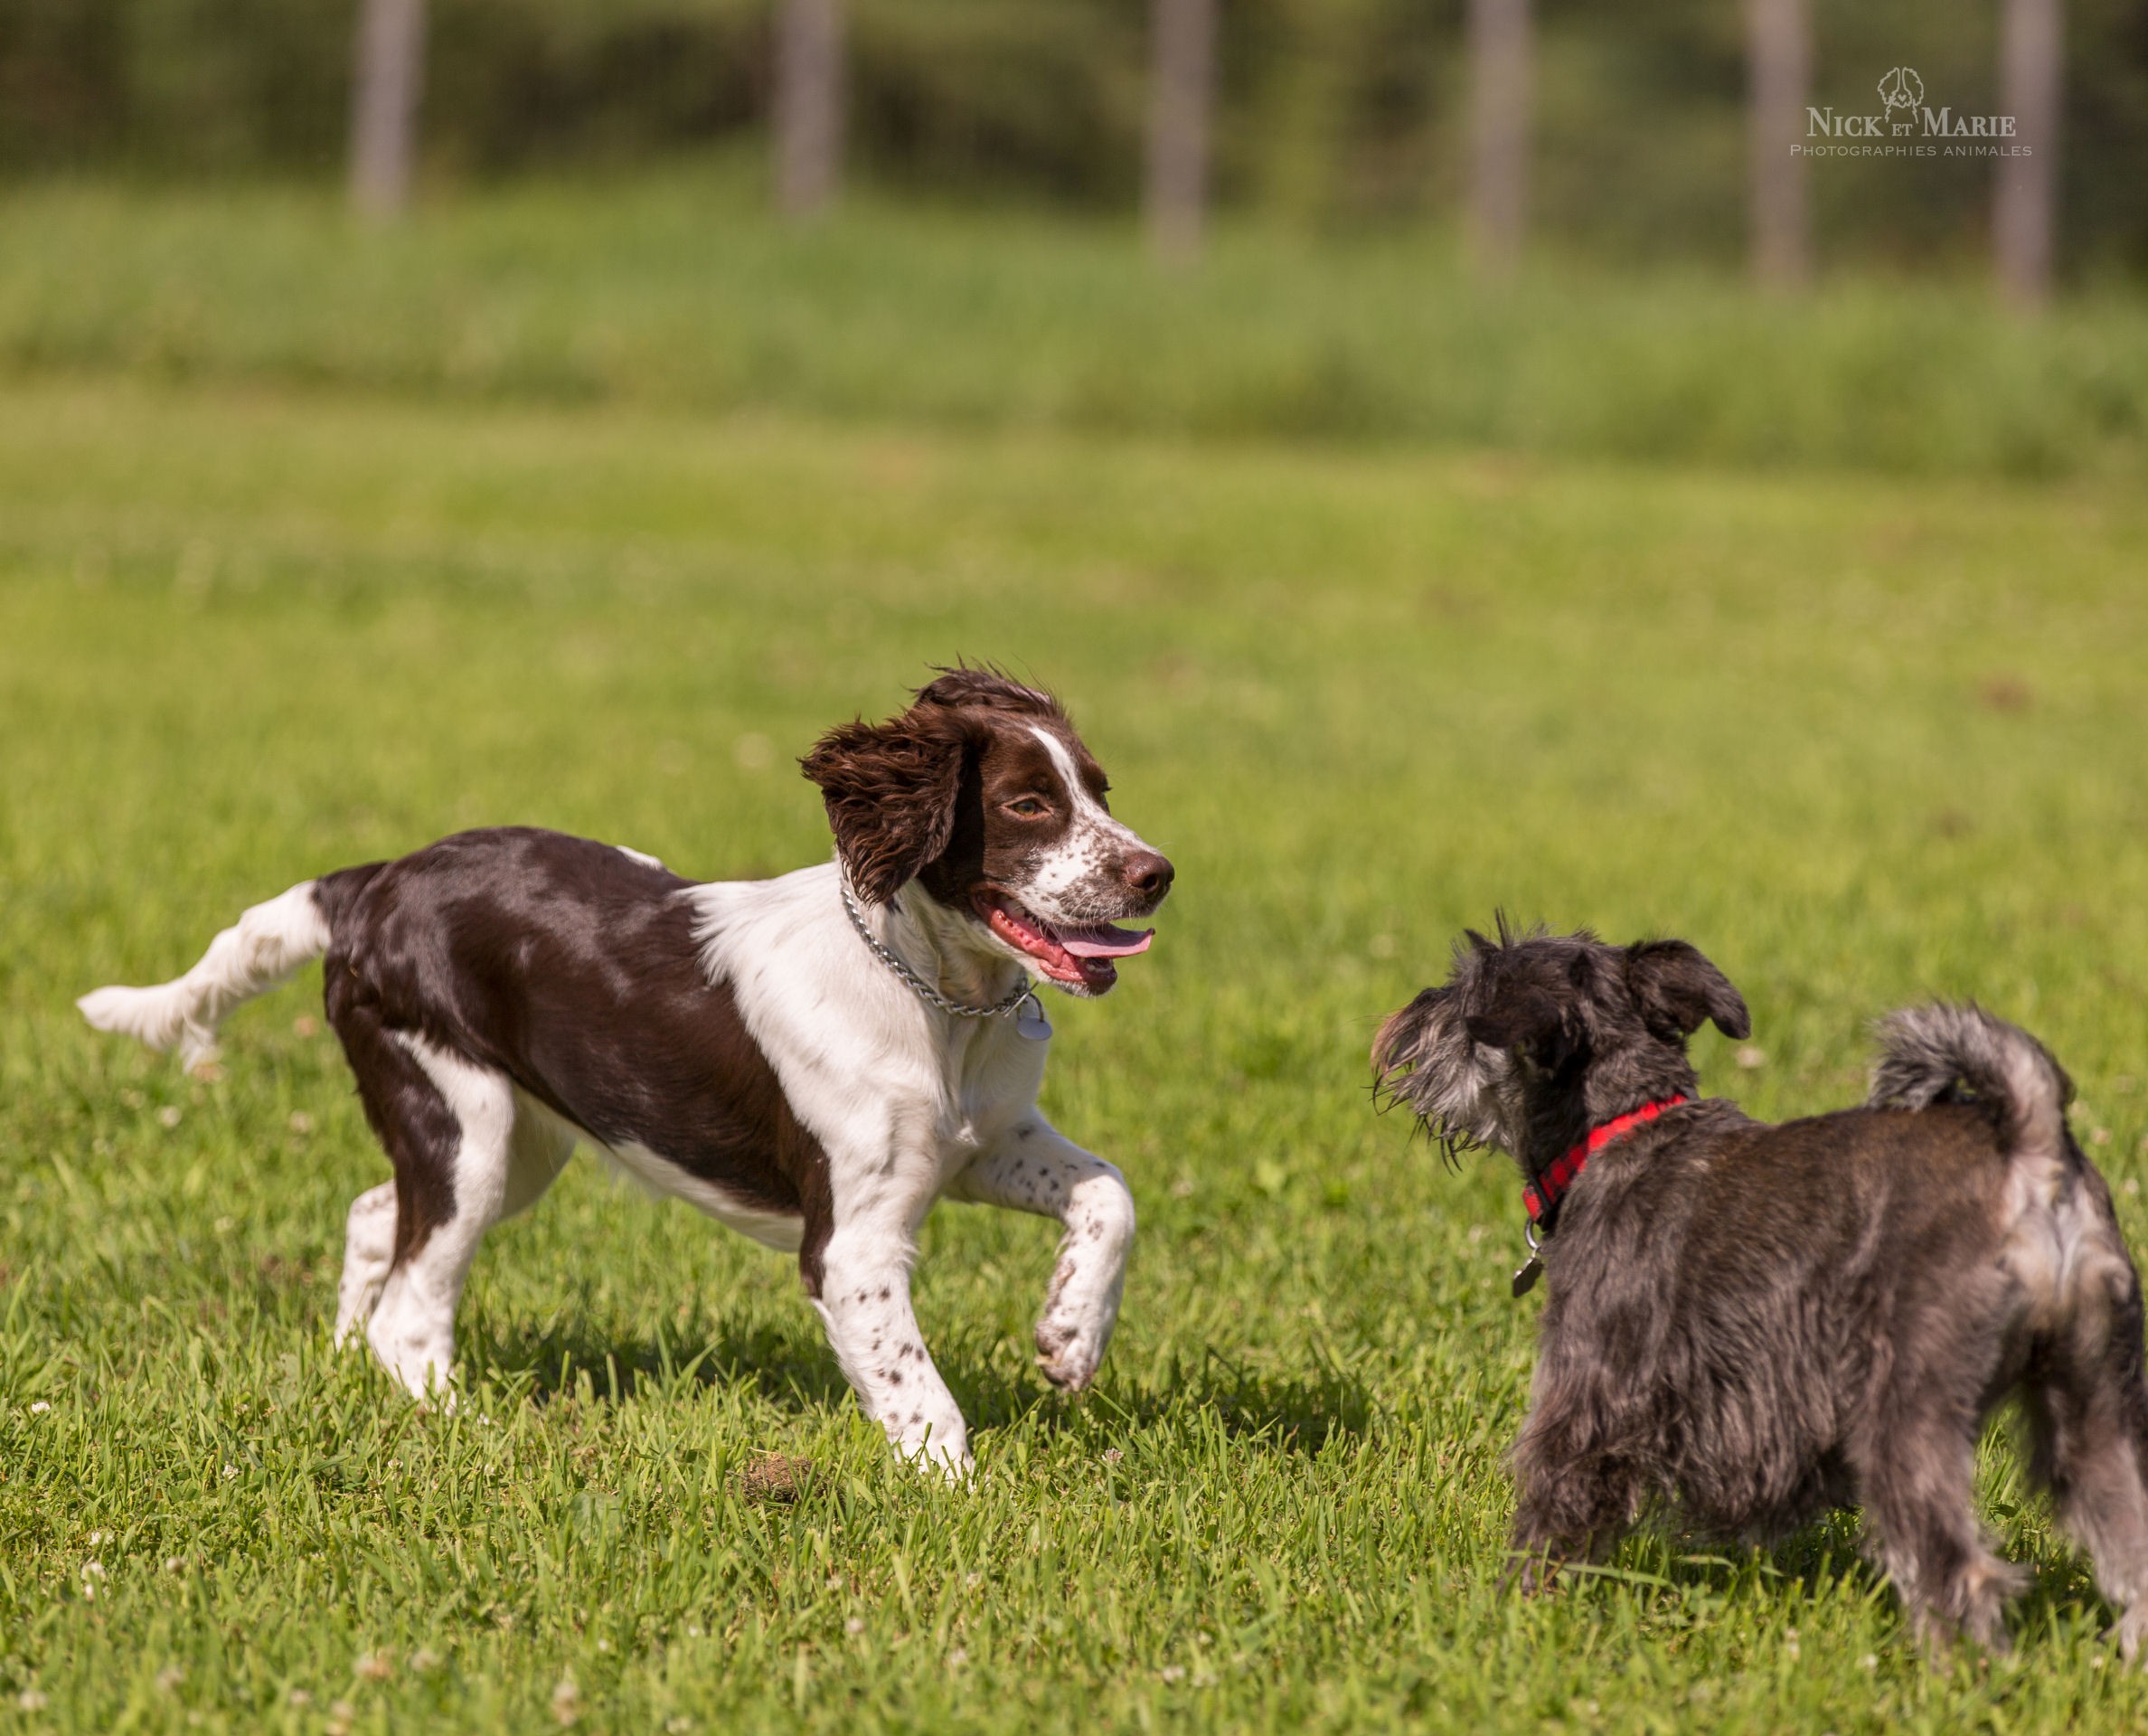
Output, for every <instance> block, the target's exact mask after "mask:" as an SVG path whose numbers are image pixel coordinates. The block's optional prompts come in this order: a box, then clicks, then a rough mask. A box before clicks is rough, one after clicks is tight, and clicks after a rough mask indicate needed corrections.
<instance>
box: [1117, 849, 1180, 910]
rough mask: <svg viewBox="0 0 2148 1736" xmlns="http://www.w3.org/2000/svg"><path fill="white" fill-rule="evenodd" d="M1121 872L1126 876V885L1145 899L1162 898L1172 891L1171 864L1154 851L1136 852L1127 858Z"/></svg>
mask: <svg viewBox="0 0 2148 1736" xmlns="http://www.w3.org/2000/svg"><path fill="white" fill-rule="evenodd" d="M1121 872H1122V873H1125V875H1126V884H1127V885H1129V886H1131V887H1132V888H1133V889H1134V890H1135V892H1139V893H1140V894H1141V895H1142V897H1144V898H1162V897H1163V894H1164V893H1165V892H1169V891H1170V890H1171V879H1172V873H1173V869H1172V866H1171V863H1170V862H1169V861H1168V860H1167V859H1165V858H1164V857H1163V856H1159V855H1158V854H1156V853H1155V852H1154V850H1136V851H1135V853H1134V854H1132V855H1130V856H1128V857H1127V858H1126V867H1125V868H1124V869H1123V870H1122V871H1121Z"/></svg>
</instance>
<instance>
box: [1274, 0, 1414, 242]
mask: <svg viewBox="0 0 2148 1736" xmlns="http://www.w3.org/2000/svg"><path fill="white" fill-rule="evenodd" d="M1383 4H1385V0H1287V4H1286V5H1285V6H1284V8H1283V11H1282V22H1283V25H1284V31H1285V35H1284V42H1285V44H1286V52H1283V53H1282V54H1280V55H1278V56H1277V60H1278V61H1279V64H1278V66H1277V71H1276V74H1275V76H1274V81H1273V84H1272V86H1271V87H1270V89H1269V90H1268V91H1267V92H1264V93H1263V99H1262V100H1261V102H1260V105H1259V112H1261V113H1262V115H1263V116H1264V120H1263V124H1262V126H1261V127H1260V128H1259V138H1258V143H1259V147H1260V153H1261V163H1260V172H1261V183H1262V186H1261V191H1262V193H1263V194H1264V196H1265V198H1266V200H1267V203H1268V204H1270V205H1271V206H1272V207H1274V209H1276V210H1277V211H1279V212H1283V213H1284V214H1286V216H1289V217H1291V218H1293V219H1295V220H1296V221H1298V222H1318V221H1320V220H1321V219H1323V218H1324V217H1328V216H1330V215H1332V214H1333V212H1335V210H1336V209H1337V207H1338V205H1340V204H1341V203H1343V200H1344V195H1345V192H1346V189H1345V171H1346V167H1347V165H1348V161H1349V155H1350V144H1351V137H1352V120H1353V118H1354V115H1353V103H1354V101H1355V99H1356V98H1357V96H1358V91H1357V90H1356V89H1355V85H1356V82H1357V75H1358V72H1359V71H1360V69H1361V67H1362V66H1363V65H1364V63H1365V61H1366V59H1367V58H1368V52H1367V39H1368V37H1369V35H1370V34H1371V30H1372V28H1373V26H1374V24H1375V23H1376V22H1377V20H1378V19H1379V17H1380V8H1381V6H1382V5H1383Z"/></svg>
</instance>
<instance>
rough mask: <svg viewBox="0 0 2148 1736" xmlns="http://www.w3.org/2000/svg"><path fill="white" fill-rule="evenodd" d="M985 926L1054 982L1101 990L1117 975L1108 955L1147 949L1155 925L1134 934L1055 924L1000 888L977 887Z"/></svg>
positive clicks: (1108, 927) (1107, 926) (1109, 928)
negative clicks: (1036, 965)
mask: <svg viewBox="0 0 2148 1736" xmlns="http://www.w3.org/2000/svg"><path fill="white" fill-rule="evenodd" d="M972 902H974V903H975V905H976V907H977V914H978V915H980V916H982V917H983V918H984V922H985V926H986V927H988V928H989V929H991V930H992V931H993V933H994V934H996V935H997V936H999V938H1000V939H1003V940H1004V941H1005V942H1006V943H1007V944H1008V945H1009V946H1011V947H1013V948H1015V949H1016V950H1017V951H1020V952H1025V953H1027V954H1028V955H1029V956H1030V957H1031V958H1034V959H1035V960H1036V961H1037V963H1038V965H1039V966H1040V967H1041V968H1042V969H1043V972H1044V974H1045V975H1046V976H1047V977H1050V978H1051V980H1052V981H1053V982H1055V983H1065V984H1067V985H1069V986H1072V987H1080V988H1086V989H1088V991H1089V992H1090V993H1091V994H1094V995H1101V994H1102V993H1103V992H1104V991H1105V990H1106V989H1107V988H1109V987H1110V986H1112V984H1114V983H1116V981H1118V967H1117V966H1116V965H1115V964H1113V963H1112V962H1111V961H1112V960H1113V959H1114V958H1127V957H1128V956H1130V955H1131V954H1134V953H1136V952H1146V951H1147V950H1148V945H1149V942H1150V941H1151V940H1152V939H1154V938H1155V933H1156V931H1155V929H1142V930H1141V932H1140V933H1138V934H1135V933H1134V932H1133V931H1132V930H1131V929H1115V928H1113V927H1112V926H1111V924H1110V923H1108V922H1099V923H1097V924H1094V925H1093V926H1091V927H1088V928H1080V929H1075V928H1054V927H1052V926H1051V925H1050V923H1048V922H1046V921H1045V920H1043V919H1042V918H1041V917H1038V916H1036V915H1033V914H1032V912H1030V911H1028V910H1023V909H1022V906H1021V905H1019V904H1017V903H1016V902H1015V901H1013V899H1011V898H1009V897H1008V896H1007V895H1006V893H1004V892H978V893H976V894H975V895H974V897H973V899H972Z"/></svg>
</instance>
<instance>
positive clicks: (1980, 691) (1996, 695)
mask: <svg viewBox="0 0 2148 1736" xmlns="http://www.w3.org/2000/svg"><path fill="white" fill-rule="evenodd" d="M1976 697H1977V702H1978V703H1980V704H1981V705H1983V708H1984V710H1986V711H1987V712H2025V711H2027V710H2028V709H2029V703H2030V700H2032V699H2034V698H2035V697H2036V695H2035V694H2034V693H2030V690H2029V684H2028V683H2027V682H2025V681H2023V680H2022V679H2021V677H2020V676H2019V675H1987V676H1985V677H1984V679H1983V684H1981V685H1980V686H1979V687H1978V688H1977V690H1976Z"/></svg>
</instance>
